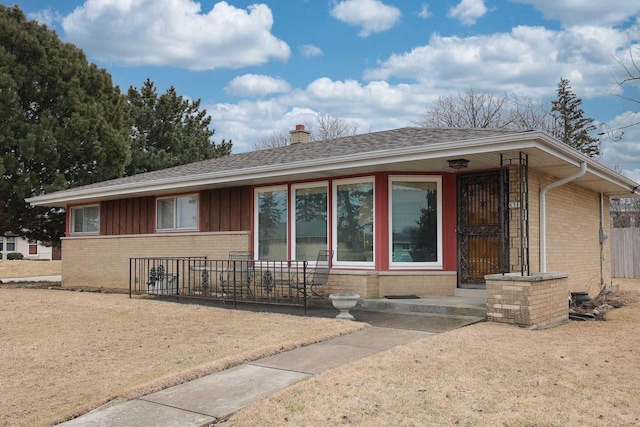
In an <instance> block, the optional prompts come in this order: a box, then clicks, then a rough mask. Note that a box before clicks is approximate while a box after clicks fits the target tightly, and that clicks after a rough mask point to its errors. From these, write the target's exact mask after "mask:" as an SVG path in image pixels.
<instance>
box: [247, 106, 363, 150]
mask: <svg viewBox="0 0 640 427" xmlns="http://www.w3.org/2000/svg"><path fill="white" fill-rule="evenodd" d="M303 124H304V126H305V129H306V130H308V131H309V132H311V140H312V141H322V140H325V139H334V138H341V137H344V136H350V135H358V134H359V133H360V132H358V130H359V129H360V123H358V122H357V121H356V120H345V119H343V118H340V117H331V116H330V115H328V114H326V115H324V116H318V118H317V119H316V120H315V121H304V122H303ZM290 143H291V138H290V136H289V132H288V131H282V132H280V133H278V132H272V133H270V134H267V135H265V136H263V137H261V138H259V139H258V140H257V141H255V142H254V143H253V144H252V149H253V150H254V151H255V150H266V149H268V148H276V147H284V146H287V145H289V144H290Z"/></svg>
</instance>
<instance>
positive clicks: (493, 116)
mask: <svg viewBox="0 0 640 427" xmlns="http://www.w3.org/2000/svg"><path fill="white" fill-rule="evenodd" d="M416 124H417V125H419V126H424V127H456V128H500V129H523V130H530V129H535V130H542V131H544V132H547V133H551V134H553V133H554V119H553V116H552V115H551V111H550V108H549V106H547V105H545V104H543V103H541V102H538V101H534V100H533V99H531V98H529V97H525V96H523V97H519V96H517V95H510V96H509V95H503V96H497V95H494V94H492V93H486V92H478V91H476V90H474V89H469V90H467V91H466V92H460V93H458V94H456V95H451V96H448V97H440V98H438V101H436V104H435V105H434V106H433V107H431V108H426V109H425V110H424V113H423V114H422V116H421V118H420V119H419V120H418V121H417V122H416Z"/></svg>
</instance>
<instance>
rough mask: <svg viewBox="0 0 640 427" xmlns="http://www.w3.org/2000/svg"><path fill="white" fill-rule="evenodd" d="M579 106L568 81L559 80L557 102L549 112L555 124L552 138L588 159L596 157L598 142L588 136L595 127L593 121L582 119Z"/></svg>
mask: <svg viewBox="0 0 640 427" xmlns="http://www.w3.org/2000/svg"><path fill="white" fill-rule="evenodd" d="M580 105H582V100H581V99H580V98H577V97H576V95H575V94H574V93H573V92H572V91H571V85H570V84H569V80H568V79H563V78H561V79H560V83H558V100H557V101H552V102H551V112H552V114H553V115H554V118H555V122H556V126H555V131H554V135H553V136H555V137H556V138H558V139H559V140H561V141H562V142H564V143H565V144H567V145H569V146H571V147H573V148H575V149H576V150H578V151H580V152H582V153H584V154H586V155H587V156H589V157H598V156H599V155H600V142H599V141H598V139H597V138H594V137H592V136H591V135H590V133H591V132H593V131H595V130H596V125H595V124H594V123H593V121H594V120H593V119H591V118H587V117H584V111H583V110H582V108H580Z"/></svg>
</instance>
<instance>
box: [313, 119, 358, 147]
mask: <svg viewBox="0 0 640 427" xmlns="http://www.w3.org/2000/svg"><path fill="white" fill-rule="evenodd" d="M359 128H360V123H358V122H357V121H355V120H351V121H348V120H345V119H343V118H340V117H331V116H330V115H328V114H326V115H324V116H319V117H318V119H317V120H316V122H315V123H314V124H311V125H310V126H309V130H310V131H311V139H312V140H314V141H322V140H325V139H334V138H342V137H343V136H350V135H357V134H358V133H359V132H358V129H359Z"/></svg>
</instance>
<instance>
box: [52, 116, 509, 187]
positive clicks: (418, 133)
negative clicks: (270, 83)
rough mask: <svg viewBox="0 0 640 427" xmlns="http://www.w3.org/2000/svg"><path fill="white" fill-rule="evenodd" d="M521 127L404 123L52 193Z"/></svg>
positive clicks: (489, 134)
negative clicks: (435, 125)
mask: <svg viewBox="0 0 640 427" xmlns="http://www.w3.org/2000/svg"><path fill="white" fill-rule="evenodd" d="M516 132H521V131H515V130H507V129H481V128H473V129H465V128H423V127H405V128H400V129H393V130H387V131H380V132H372V133H366V134H360V135H353V136H347V137H343V138H336V139H330V140H324V141H312V142H307V143H299V144H294V145H289V146H286V147H280V148H272V149H267V150H260V151H251V152H246V153H238V154H232V155H229V156H225V157H220V158H217V159H209V160H203V161H199V162H195V163H189V164H186V165H182V166H176V167H173V168H168V169H162V170H157V171H153V172H147V173H142V174H138V175H132V176H128V177H124V178H118V179H112V180H109V181H102V182H97V183H95V184H90V185H85V186H82V187H76V188H73V189H69V190H63V191H59V192H57V193H52V194H60V195H63V194H64V193H66V192H72V191H78V190H89V189H94V188H95V189H99V188H106V187H111V186H116V185H122V184H135V183H145V182H149V183H152V182H154V181H157V180H165V179H171V178H181V177H197V176H198V175H203V174H211V173H213V172H225V171H236V172H241V171H242V170H243V169H250V168H254V167H260V166H267V167H268V166H276V165H284V164H287V163H295V162H300V161H312V160H315V159H318V160H320V159H322V160H327V159H331V158H335V159H340V158H343V157H345V156H349V155H354V154H359V153H367V152H376V151H385V150H391V149H397V148H403V147H416V146H423V145H429V144H435V143H443V142H455V141H464V140H470V139H478V138H489V137H494V136H498V135H504V134H508V133H516Z"/></svg>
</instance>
